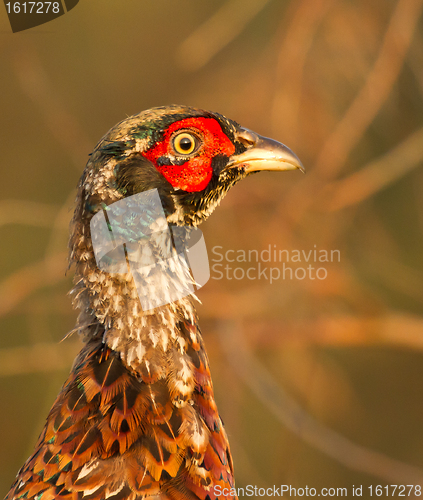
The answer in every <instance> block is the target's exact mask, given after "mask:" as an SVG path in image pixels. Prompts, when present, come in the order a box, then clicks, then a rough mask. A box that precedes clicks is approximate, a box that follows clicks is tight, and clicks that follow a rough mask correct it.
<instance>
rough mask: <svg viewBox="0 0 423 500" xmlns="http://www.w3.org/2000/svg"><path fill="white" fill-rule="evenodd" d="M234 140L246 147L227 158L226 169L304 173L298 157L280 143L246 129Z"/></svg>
mask: <svg viewBox="0 0 423 500" xmlns="http://www.w3.org/2000/svg"><path fill="white" fill-rule="evenodd" d="M235 138H236V139H237V140H238V141H240V142H242V144H244V145H245V146H246V147H247V150H246V151H244V152H243V153H241V154H238V155H233V156H231V157H230V158H229V162H228V164H227V165H226V168H232V167H240V166H241V165H242V166H244V167H245V171H246V172H247V173H249V172H256V171H258V170H280V171H282V170H296V169H299V170H301V172H303V173H304V172H305V169H304V167H303V164H302V163H301V161H300V159H299V158H298V156H297V155H296V154H295V153H293V152H292V151H291V150H290V149H289V148H287V147H286V146H285V145H284V144H282V143H281V142H277V141H274V140H273V139H269V138H267V137H262V136H261V135H259V134H256V133H255V132H252V131H251V130H248V129H246V128H243V129H241V130H240V131H239V132H238V133H237V134H236V136H235Z"/></svg>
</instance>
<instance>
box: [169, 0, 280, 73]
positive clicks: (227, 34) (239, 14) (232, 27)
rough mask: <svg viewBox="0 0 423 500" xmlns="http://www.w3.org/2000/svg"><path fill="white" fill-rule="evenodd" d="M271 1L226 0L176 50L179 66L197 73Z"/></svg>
mask: <svg viewBox="0 0 423 500" xmlns="http://www.w3.org/2000/svg"><path fill="white" fill-rule="evenodd" d="M269 1H270V0H228V1H227V2H226V3H225V4H224V5H223V6H222V7H221V8H220V9H218V10H217V11H216V12H215V13H214V14H213V15H212V16H211V17H210V18H209V19H207V21H206V22H205V23H203V24H202V25H201V26H200V27H198V28H197V29H196V30H195V31H194V32H193V33H192V34H191V35H190V36H189V37H188V38H187V39H186V40H184V41H183V42H182V43H181V45H180V46H179V47H178V48H177V51H176V60H177V62H178V65H180V66H181V67H183V68H185V69H188V70H191V71H196V70H198V69H200V68H202V67H203V66H205V65H206V64H207V63H208V62H209V61H210V60H211V59H212V58H213V57H214V56H215V55H216V54H217V53H218V52H220V51H221V50H222V49H224V48H225V47H226V45H228V44H229V43H230V42H231V41H232V40H234V39H235V38H236V37H237V36H238V35H239V34H240V33H241V32H242V31H243V30H244V29H245V27H246V26H247V24H248V23H249V22H250V21H252V20H253V19H254V17H255V16H256V15H257V14H258V13H259V12H260V11H261V10H262V9H263V8H264V7H265V6H266V5H267V4H268V3H269Z"/></svg>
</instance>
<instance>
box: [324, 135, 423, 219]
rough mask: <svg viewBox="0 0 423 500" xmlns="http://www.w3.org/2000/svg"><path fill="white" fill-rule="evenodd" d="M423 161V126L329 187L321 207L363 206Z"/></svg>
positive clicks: (334, 208)
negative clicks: (364, 202)
mask: <svg viewBox="0 0 423 500" xmlns="http://www.w3.org/2000/svg"><path fill="white" fill-rule="evenodd" d="M422 162H423V127H422V128H420V129H419V130H417V131H416V132H414V133H413V134H411V135H410V136H409V137H407V139H405V140H404V141H403V142H401V143H400V144H399V145H398V146H396V147H395V148H393V149H391V150H390V151H388V152H387V153H386V154H384V155H383V156H382V157H381V158H378V159H376V160H373V161H371V162H370V163H369V164H368V165H366V166H365V167H363V168H362V169H361V170H359V171H357V172H354V173H353V174H351V175H350V176H349V177H347V178H346V179H342V180H339V181H334V182H332V183H331V184H329V185H328V186H327V188H326V190H325V192H324V193H323V196H322V204H321V205H320V206H323V207H325V206H326V208H327V209H328V210H331V211H332V210H340V209H341V208H345V207H347V206H350V205H354V204H357V203H360V202H362V201H363V200H365V199H366V198H369V197H370V196H372V195H374V194H375V193H377V192H378V191H380V190H382V189H384V188H385V187H386V186H388V185H389V184H391V183H392V182H394V181H396V180H397V179H399V178H401V177H403V176H404V175H406V174H407V173H408V172H409V171H411V170H412V169H413V168H416V167H418V166H420V165H421V164H422ZM325 200H328V201H327V202H325Z"/></svg>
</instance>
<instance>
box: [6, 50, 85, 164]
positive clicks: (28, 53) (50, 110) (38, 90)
mask: <svg viewBox="0 0 423 500" xmlns="http://www.w3.org/2000/svg"><path fill="white" fill-rule="evenodd" d="M13 63H14V67H15V74H16V77H17V80H18V83H19V84H20V86H21V89H22V91H23V92H24V94H26V95H27V96H28V97H29V99H31V100H32V101H33V102H34V104H35V105H36V106H37V108H38V109H39V111H40V113H41V115H42V116H43V118H44V120H45V122H46V124H47V126H48V128H49V130H50V132H51V134H52V136H53V137H55V138H56V139H57V141H58V142H59V144H60V145H61V146H62V147H63V149H64V150H65V151H66V153H67V154H68V155H69V156H70V158H71V159H72V162H73V164H74V165H75V168H77V169H78V171H79V172H80V171H81V169H82V166H83V165H84V163H85V162H86V159H87V157H88V153H89V152H90V151H91V149H92V146H93V144H94V143H93V142H91V141H89V140H88V139H87V136H86V134H85V133H84V132H83V130H82V129H81V127H80V125H79V123H78V121H77V120H76V118H75V116H74V115H73V114H72V113H71V112H70V111H69V110H68V109H67V107H66V106H65V104H64V102H63V99H61V97H60V94H58V93H57V92H56V90H55V88H54V86H53V85H52V82H51V81H50V78H49V75H48V73H46V72H45V71H44V70H43V65H42V62H41V60H40V58H39V56H38V53H37V51H36V50H35V48H34V47H33V46H31V45H25V49H24V50H20V51H17V52H15V57H14V59H13Z"/></svg>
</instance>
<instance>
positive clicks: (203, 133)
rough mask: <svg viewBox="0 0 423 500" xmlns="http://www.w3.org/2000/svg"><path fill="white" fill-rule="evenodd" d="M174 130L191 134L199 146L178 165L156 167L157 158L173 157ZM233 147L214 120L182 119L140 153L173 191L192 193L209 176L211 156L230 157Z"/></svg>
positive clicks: (157, 165) (202, 185)
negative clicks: (180, 190)
mask: <svg viewBox="0 0 423 500" xmlns="http://www.w3.org/2000/svg"><path fill="white" fill-rule="evenodd" d="M178 130H184V131H185V130H186V131H189V132H192V133H193V134H195V135H196V136H197V137H198V138H199V140H200V146H199V148H198V150H196V151H195V153H193V154H192V155H191V156H187V159H186V161H185V162H184V163H183V164H182V165H159V164H158V162H157V160H158V159H159V158H160V157H170V156H175V152H174V151H173V148H172V144H171V140H172V138H173V136H174V134H175V132H177V131H178ZM234 152H235V146H234V144H233V143H232V141H231V140H230V139H229V138H228V136H227V135H226V134H225V133H224V132H223V130H222V128H221V126H220V124H219V123H218V122H217V121H216V120H215V119H214V118H204V117H198V118H186V119H184V120H180V121H178V122H175V123H172V125H170V126H169V127H168V128H167V129H166V130H165V132H164V137H163V140H162V141H161V142H159V143H157V144H155V145H154V147H152V148H151V149H149V150H148V151H146V152H145V153H144V156H145V157H146V158H148V159H149V160H150V161H151V162H153V163H154V165H155V166H156V168H157V170H158V171H159V172H160V173H161V174H162V175H163V177H164V178H165V179H166V180H167V181H168V182H170V184H172V186H173V187H174V188H178V189H182V190H183V191H188V192H196V191H202V190H203V189H205V188H206V187H207V185H208V183H209V182H210V179H211V178H212V175H213V168H212V160H213V158H214V157H215V156H218V155H223V156H227V157H229V156H231V155H232V154H233V153H234Z"/></svg>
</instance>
